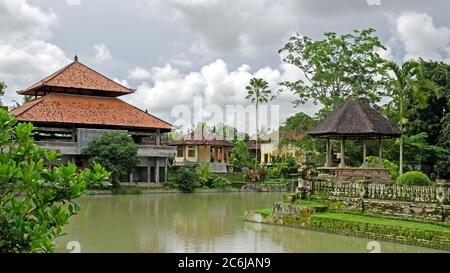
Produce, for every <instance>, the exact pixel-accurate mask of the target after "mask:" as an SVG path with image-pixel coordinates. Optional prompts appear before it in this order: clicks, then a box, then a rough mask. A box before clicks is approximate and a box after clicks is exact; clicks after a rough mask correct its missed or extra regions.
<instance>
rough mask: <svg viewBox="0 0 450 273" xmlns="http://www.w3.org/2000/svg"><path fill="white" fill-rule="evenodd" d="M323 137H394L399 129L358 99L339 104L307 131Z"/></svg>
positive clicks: (312, 134) (398, 133) (398, 132)
mask: <svg viewBox="0 0 450 273" xmlns="http://www.w3.org/2000/svg"><path fill="white" fill-rule="evenodd" d="M308 134H309V135H311V136H313V137H323V138H342V137H347V138H363V137H365V138H379V137H381V138H394V137H398V136H400V129H399V128H398V127H397V126H396V125H395V124H393V123H391V122H390V121H389V120H388V119H386V118H385V117H384V116H382V115H381V114H379V113H377V112H376V111H375V110H373V109H372V108H370V106H368V105H367V104H365V103H364V102H362V101H360V100H352V101H349V102H347V103H344V104H343V105H341V106H339V107H338V108H337V109H336V110H335V111H333V112H332V113H331V114H330V115H328V117H326V118H325V119H324V120H322V121H321V122H319V123H318V124H317V125H316V126H314V127H313V128H311V129H310V130H309V131H308Z"/></svg>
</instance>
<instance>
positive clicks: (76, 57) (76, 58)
mask: <svg viewBox="0 0 450 273" xmlns="http://www.w3.org/2000/svg"><path fill="white" fill-rule="evenodd" d="M73 60H74V61H75V62H78V56H77V54H76V53H75V57H73Z"/></svg>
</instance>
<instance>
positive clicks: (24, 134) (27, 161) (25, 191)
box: [0, 109, 110, 253]
mask: <svg viewBox="0 0 450 273" xmlns="http://www.w3.org/2000/svg"><path fill="white" fill-rule="evenodd" d="M0 147H1V148H0V253H5V252H53V251H54V250H55V243H54V238H56V237H59V236H61V235H63V234H64V233H63V227H64V225H66V224H67V223H68V221H69V219H70V217H72V216H73V215H75V214H77V213H78V212H79V210H80V206H79V205H78V204H77V203H76V202H75V199H76V198H78V197H80V196H82V195H83V194H84V193H85V191H86V188H87V187H90V186H100V185H102V186H108V185H109V183H107V182H106V181H105V180H106V179H107V178H108V176H109V175H110V173H108V172H106V170H105V169H104V168H103V167H102V166H101V165H100V164H98V163H95V164H93V165H92V169H83V170H77V167H76V166H75V165H74V164H67V165H59V162H58V160H59V159H60V158H61V155H60V154H58V153H56V152H55V151H48V150H46V149H44V148H42V147H38V146H37V145H35V142H34V139H33V126H32V125H31V123H18V122H17V120H16V118H15V117H12V116H10V115H8V113H7V112H6V111H5V110H3V109H0Z"/></svg>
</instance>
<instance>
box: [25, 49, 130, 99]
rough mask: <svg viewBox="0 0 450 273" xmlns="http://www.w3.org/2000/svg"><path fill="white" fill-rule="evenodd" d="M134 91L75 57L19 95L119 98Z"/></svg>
mask: <svg viewBox="0 0 450 273" xmlns="http://www.w3.org/2000/svg"><path fill="white" fill-rule="evenodd" d="M134 91H135V90H134V89H131V88H128V87H125V86H123V85H121V84H119V83H117V82H115V81H113V80H111V79H109V78H107V77H105V76H103V75H102V74H100V73H98V72H97V71H95V70H93V69H91V68H89V67H87V66H86V65H84V64H82V63H80V62H79V61H78V57H76V56H75V59H74V61H73V62H72V63H70V64H68V65H67V66H65V67H63V68H61V69H60V70H58V71H56V72H55V73H53V74H51V75H49V76H47V77H46V78H44V79H42V80H40V81H38V82H37V83H35V84H33V85H32V86H30V87H28V88H26V89H24V90H21V91H17V93H19V94H21V95H32V96H43V95H45V94H48V93H71V94H86V95H99V96H109V97H118V96H122V95H126V94H131V93H133V92H134Z"/></svg>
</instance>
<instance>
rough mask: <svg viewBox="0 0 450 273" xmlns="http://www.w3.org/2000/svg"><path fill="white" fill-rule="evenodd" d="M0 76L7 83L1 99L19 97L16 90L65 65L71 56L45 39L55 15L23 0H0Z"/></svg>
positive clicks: (49, 32) (8, 102) (11, 99)
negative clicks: (68, 56)
mask: <svg viewBox="0 0 450 273" xmlns="http://www.w3.org/2000/svg"><path fill="white" fill-rule="evenodd" d="M0 14H1V16H0V80H1V81H4V82H5V83H6V84H7V85H8V89H7V90H6V94H5V96H4V98H2V102H3V103H6V104H10V103H11V102H12V101H13V100H17V101H20V100H21V96H18V95H17V94H16V92H15V91H17V90H19V89H23V88H26V87H28V86H29V85H31V84H33V83H35V82H36V81H37V80H39V79H41V78H43V77H44V76H46V75H48V74H50V73H52V72H54V71H55V70H57V69H59V68H61V67H62V66H63V65H66V64H67V63H69V62H70V60H69V59H68V58H67V57H66V56H65V53H64V51H63V50H62V49H61V48H59V47H58V46H56V45H54V44H52V43H50V42H48V41H47V39H49V38H50V37H51V27H52V26H53V25H54V24H55V23H56V21H57V16H56V14H55V13H54V12H53V11H51V10H50V11H44V10H42V9H41V8H39V7H36V6H33V5H31V4H30V3H28V1H26V0H16V1H5V0H0Z"/></svg>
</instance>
